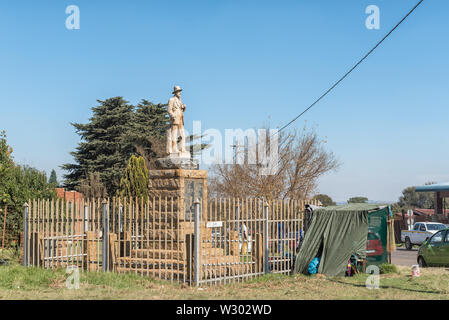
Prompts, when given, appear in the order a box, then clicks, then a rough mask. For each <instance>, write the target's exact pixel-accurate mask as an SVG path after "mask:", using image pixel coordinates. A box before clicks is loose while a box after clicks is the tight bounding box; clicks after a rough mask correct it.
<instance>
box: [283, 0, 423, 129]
mask: <svg viewBox="0 0 449 320" xmlns="http://www.w3.org/2000/svg"><path fill="white" fill-rule="evenodd" d="M423 1H424V0H421V1H419V2H418V3H417V4H416V5H415V6H414V7H413V9H412V10H410V12H409V13H407V15H405V17H404V18H402V20H401V21H399V22H398V23H397V24H396V25H395V26H394V28H393V29H391V30H390V32H388V33H387V34H386V35H385V37H383V38H382V40H380V41H379V42H378V43H377V44H376V45H375V46H374V47H373V48H372V49H371V50H370V51H369V52H368V53H367V54H366V55H365V56H364V57H363V58H362V59H360V60H359V62H357V63H356V64H355V65H354V66H353V67H352V68H351V69H350V70H349V71H348V72H346V74H345V75H344V76H343V77H341V78H340V79H339V80H338V81H337V82H335V83H334V85H333V86H332V87H330V88H329V89H328V90H327V91H326V92H325V93H323V94H322V95H321V96H320V97H319V98H318V99H317V100H315V102H314V103H312V104H311V105H310V106H309V107H308V108H307V109H305V110H304V111H303V112H301V113H300V114H299V115H297V116H296V117H295V118H293V120H291V121H290V122H289V123H287V124H286V125H284V126H283V127H282V128H280V129H279V130H278V132H281V131H282V130H284V129H285V128H287V127H288V126H289V125H291V124H292V123H293V122H295V121H296V120H298V118H299V117H301V116H302V115H303V114H304V113H306V112H307V111H309V110H310V109H312V108H313V106H315V105H316V104H317V103H318V102H320V101H321V99H323V98H324V97H325V96H327V94H328V93H329V92H331V91H332V90H333V89H334V88H335V87H336V86H338V85H339V84H340V82H342V81H343V80H344V79H345V78H346V77H347V76H349V75H350V74H351V72H352V71H354V70H355V69H356V68H357V67H358V66H359V65H360V64H361V63H362V62H363V61H364V60H365V59H366V58H368V56H370V55H371V53H373V52H374V50H376V49H377V47H378V46H380V45H381V44H382V42H384V41H385V39H387V38H388V37H389V36H390V35H391V34H392V33H393V31H394V30H396V29H397V28H398V27H399V26H400V25H401V24H402V23H403V22H404V21H405V19H407V18H408V16H409V15H411V14H412V13H413V11H415V10H416V8H418V7H419V5H420V4H421V3H422V2H423Z"/></svg>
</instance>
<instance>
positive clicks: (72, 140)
mask: <svg viewBox="0 0 449 320" xmlns="http://www.w3.org/2000/svg"><path fill="white" fill-rule="evenodd" d="M416 2H417V0H396V1H387V0H370V1H364V0H347V1H332V0H326V1H325V0H316V1H312V0H307V1H306V0H303V1H300V0H295V1H288V0H284V1H274V0H270V1H262V0H257V1H250V0H245V1H242V0H239V1H237V0H226V1H225V0H208V1H205V0H204V1H179V0H172V1H148V0H145V1H144V0H141V1H138V0H134V1H91V0H90V1H85V0H71V1H62V0H59V1H50V0H47V1H39V2H37V1H19V0H16V1H12V0H10V1H2V2H1V3H0V39H1V50H0V70H1V71H0V91H1V93H2V102H1V105H0V110H1V112H0V129H4V130H6V131H7V134H8V141H9V143H10V144H11V145H12V146H13V147H14V157H15V159H16V161H17V162H19V163H24V164H29V165H32V166H34V167H37V168H39V169H41V170H45V171H47V172H49V171H50V170H51V169H52V168H55V169H57V172H58V176H61V175H62V173H63V172H62V171H61V170H60V169H59V166H60V165H61V164H63V163H66V162H70V161H71V160H72V159H71V156H70V155H69V152H70V151H73V149H74V148H75V147H76V145H77V143H78V142H79V137H78V136H77V135H76V133H75V132H74V130H73V127H72V126H71V125H70V122H86V121H87V120H88V118H89V117H90V116H91V111H90V108H91V107H93V106H95V105H96V100H97V99H105V98H108V97H112V96H119V95H120V96H123V97H125V99H127V100H128V101H130V102H131V103H137V102H138V101H139V100H140V99H142V98H145V99H149V100H151V101H153V102H166V101H167V100H168V98H169V97H170V92H171V89H172V87H173V85H175V84H177V85H180V86H182V87H183V88H184V92H183V100H184V102H185V103H186V104H187V107H188V108H189V109H188V112H187V113H186V115H185V118H186V123H187V128H188V129H189V126H190V127H191V124H192V121H193V120H201V121H202V128H203V130H205V129H208V128H217V129H219V130H224V129H225V128H242V129H247V128H252V127H260V126H262V125H263V124H265V123H267V122H270V123H271V124H272V125H274V126H277V125H282V124H284V123H286V122H288V121H289V120H290V119H291V118H293V117H294V116H295V115H297V114H298V113H299V112H301V111H302V110H303V109H304V108H305V107H306V106H308V105H309V104H310V103H311V102H313V101H314V100H315V99H316V98H317V97H318V96H319V95H321V93H322V92H323V91H324V90H326V89H327V88H328V87H329V86H330V85H331V84H332V83H333V82H334V81H335V80H337V78H338V77H340V76H341V75H342V74H344V73H345V72H346V71H347V70H348V69H349V68H350V67H351V66H352V65H353V64H354V63H355V62H356V61H357V60H358V59H359V58H360V57H361V56H363V54H364V53H365V52H366V51H367V50H369V49H370V48H371V47H372V46H373V45H374V44H375V43H376V42H377V41H378V40H380V38H381V37H382V36H383V35H384V34H385V33H386V32H388V30H389V29H390V28H391V27H392V26H393V25H394V24H395V23H396V22H397V21H399V19H400V18H402V16H403V15H404V14H405V13H406V12H408V11H409V10H410V9H411V8H412V7H413V6H414V4H415V3H416ZM72 4H74V5H77V6H78V7H79V8H80V12H81V29H80V30H67V29H66V27H65V20H66V17H67V14H66V13H65V9H66V7H67V6H68V5H72ZM371 4H374V5H378V6H379V8H380V10H381V28H380V30H368V29H367V28H366V27H365V19H366V17H367V15H366V14H365V8H366V7H367V6H368V5H371ZM448 12H449V2H448V1H446V0H432V1H428V0H427V1H424V3H423V4H422V6H421V7H420V8H419V9H418V10H417V11H416V12H415V13H414V14H413V15H412V16H411V17H410V18H409V19H408V20H407V21H406V22H405V23H404V24H403V25H402V26H401V27H400V28H399V29H398V30H397V31H396V32H395V33H393V35H392V36H391V37H390V38H389V39H388V40H387V41H386V42H385V43H384V44H383V45H382V46H381V47H380V48H379V49H378V50H377V51H376V52H375V53H374V55H372V56H371V57H370V58H369V59H368V60H366V61H365V63H364V64H363V65H362V66H361V67H360V68H359V69H358V70H356V72H354V73H353V74H352V75H351V76H350V77H349V78H348V79H347V80H345V82H343V83H342V85H341V86H339V87H338V88H337V89H336V90H335V91H333V92H332V93H331V94H330V95H329V96H327V97H326V98H325V99H324V100H323V101H322V102H320V103H319V104H318V105H317V106H316V107H315V108H314V109H312V110H311V111H309V112H308V113H307V114H306V115H305V116H304V117H303V118H301V119H300V120H298V122H296V123H295V124H294V125H293V126H292V127H293V128H294V127H296V128H302V127H303V126H304V121H307V126H308V127H313V128H315V129H316V131H317V132H318V134H319V135H320V136H322V137H323V138H325V139H326V140H327V148H328V149H329V150H331V151H333V152H334V153H335V155H336V156H337V158H338V159H339V160H340V161H341V162H342V166H341V168H340V170H339V171H338V172H336V173H330V174H328V175H326V176H325V177H323V178H322V179H320V184H319V191H320V192H322V193H327V194H329V195H330V196H332V197H333V198H334V200H337V201H345V200H347V199H348V198H349V197H351V196H358V195H362V196H367V197H369V198H370V199H372V200H384V201H385V200H387V201H394V200H396V199H397V197H398V196H399V195H400V193H401V191H402V189H403V188H405V187H406V186H409V185H417V184H423V183H424V182H426V181H429V180H433V181H439V182H442V181H449V171H448V166H447V159H448V157H449V148H448V147H447V142H446V140H447V136H448V133H449V128H448V126H447V124H448V119H449V108H448V100H449V99H448V98H449V90H448V83H449V82H448V80H447V75H448V74H449V62H448V59H447V57H448V53H449V44H448V43H449V42H448V41H447V35H448V31H449V21H448V20H447V14H448Z"/></svg>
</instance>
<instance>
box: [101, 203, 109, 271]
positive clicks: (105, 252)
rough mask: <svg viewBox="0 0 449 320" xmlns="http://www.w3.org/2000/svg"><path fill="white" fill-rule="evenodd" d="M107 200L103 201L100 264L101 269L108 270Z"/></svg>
mask: <svg viewBox="0 0 449 320" xmlns="http://www.w3.org/2000/svg"><path fill="white" fill-rule="evenodd" d="M108 209H109V208H108V202H107V201H106V200H104V201H103V255H102V265H103V271H108V270H109V266H108V264H109V241H108V239H109V212H108V211H109V210H108Z"/></svg>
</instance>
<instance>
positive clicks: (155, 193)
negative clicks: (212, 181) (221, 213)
mask: <svg viewBox="0 0 449 320" xmlns="http://www.w3.org/2000/svg"><path fill="white" fill-rule="evenodd" d="M149 174H150V181H149V195H150V199H153V198H156V200H157V199H161V200H162V202H164V201H165V198H166V197H167V199H168V200H169V201H170V199H171V198H173V199H177V202H176V208H173V209H174V210H173V211H174V213H175V214H176V215H177V216H176V220H178V218H179V221H180V222H183V221H193V218H194V217H193V216H191V214H192V213H193V209H192V206H193V203H194V201H195V200H196V199H199V200H200V201H201V202H202V208H201V209H202V215H203V217H202V220H203V221H206V219H207V202H206V198H207V171H206V170H187V169H159V170H150V172H149ZM157 207H158V205H157V204H156V208H157Z"/></svg>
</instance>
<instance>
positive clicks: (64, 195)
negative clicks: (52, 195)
mask: <svg viewBox="0 0 449 320" xmlns="http://www.w3.org/2000/svg"><path fill="white" fill-rule="evenodd" d="M56 195H57V197H58V198H59V199H64V200H67V201H77V200H81V199H83V194H82V193H79V192H78V191H66V190H65V189H64V188H56Z"/></svg>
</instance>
